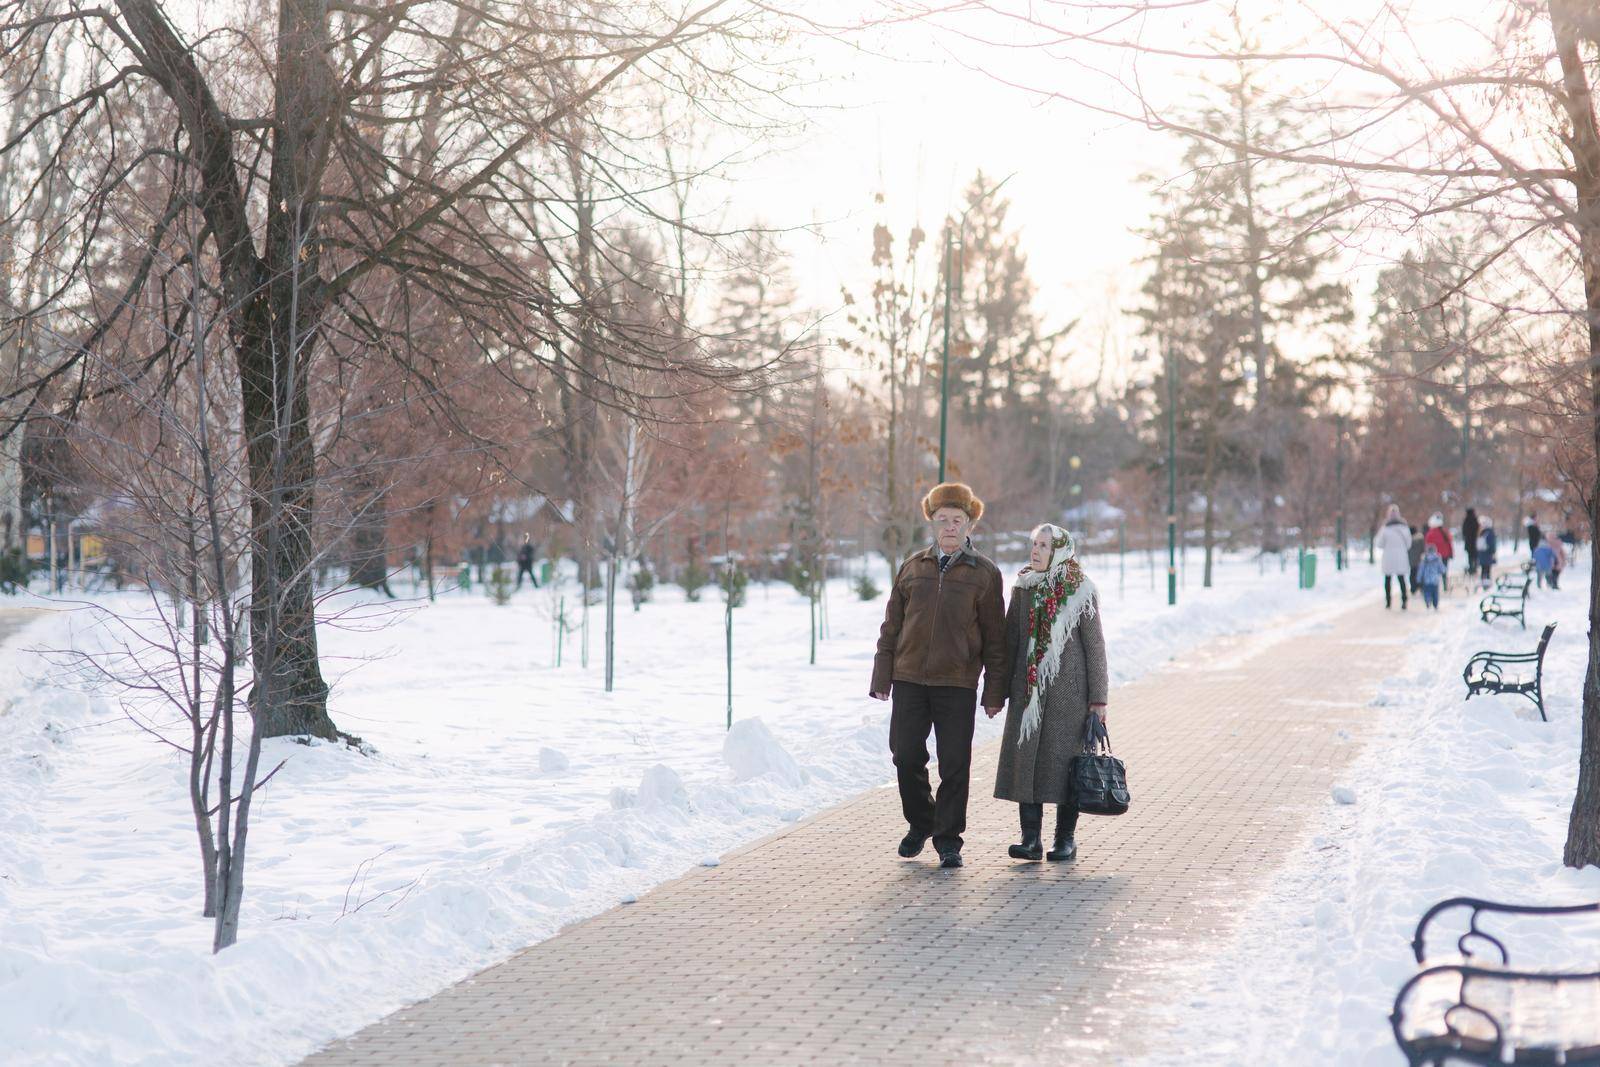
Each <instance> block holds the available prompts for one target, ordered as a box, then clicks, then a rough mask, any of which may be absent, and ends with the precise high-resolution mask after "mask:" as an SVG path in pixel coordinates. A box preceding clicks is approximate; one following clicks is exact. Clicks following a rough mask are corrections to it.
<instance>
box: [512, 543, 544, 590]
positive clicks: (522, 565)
mask: <svg viewBox="0 0 1600 1067" xmlns="http://www.w3.org/2000/svg"><path fill="white" fill-rule="evenodd" d="M534 555H535V552H534V550H533V538H532V536H531V535H529V534H523V535H522V547H521V548H519V549H517V588H518V589H521V588H522V576H523V575H524V574H526V575H527V576H528V581H530V582H532V583H533V587H534V588H535V589H537V588H539V579H538V577H537V576H535V575H534V573H533V558H534Z"/></svg>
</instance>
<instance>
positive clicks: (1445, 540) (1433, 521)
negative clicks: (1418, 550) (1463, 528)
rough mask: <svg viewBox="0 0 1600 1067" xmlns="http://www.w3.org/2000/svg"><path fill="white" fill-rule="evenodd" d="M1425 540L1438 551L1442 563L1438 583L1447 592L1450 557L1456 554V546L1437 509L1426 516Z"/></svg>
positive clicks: (1448, 587)
mask: <svg viewBox="0 0 1600 1067" xmlns="http://www.w3.org/2000/svg"><path fill="white" fill-rule="evenodd" d="M1426 540H1427V542H1428V544H1430V545H1432V546H1433V547H1434V550H1435V551H1437V552H1438V553H1439V559H1440V560H1441V561H1442V562H1443V563H1444V571H1443V572H1442V573H1441V574H1440V575H1439V583H1440V585H1441V587H1442V588H1443V589H1444V590H1445V591H1446V592H1448V591H1449V589H1450V558H1451V557H1452V556H1454V555H1455V554H1456V548H1455V544H1454V543H1453V542H1452V541H1451V540H1450V531H1449V530H1448V529H1446V528H1445V525H1444V516H1443V515H1441V514H1439V513H1438V512H1437V511H1436V512H1434V513H1433V514H1432V515H1430V516H1428V533H1427V535H1426Z"/></svg>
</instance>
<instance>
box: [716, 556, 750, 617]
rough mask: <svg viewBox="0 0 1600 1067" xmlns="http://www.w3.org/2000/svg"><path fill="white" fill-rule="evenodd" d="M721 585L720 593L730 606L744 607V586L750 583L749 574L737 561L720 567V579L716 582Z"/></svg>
mask: <svg viewBox="0 0 1600 1067" xmlns="http://www.w3.org/2000/svg"><path fill="white" fill-rule="evenodd" d="M717 584H718V585H720V586H721V587H722V595H723V598H724V599H725V600H727V602H728V605H729V606H730V607H735V608H742V607H744V595H745V588H746V587H747V586H748V585H749V584H750V576H749V575H748V574H746V573H745V572H744V568H743V567H741V566H739V565H738V564H737V563H728V564H725V565H724V566H723V568H722V580H721V581H720V582H718V583H717Z"/></svg>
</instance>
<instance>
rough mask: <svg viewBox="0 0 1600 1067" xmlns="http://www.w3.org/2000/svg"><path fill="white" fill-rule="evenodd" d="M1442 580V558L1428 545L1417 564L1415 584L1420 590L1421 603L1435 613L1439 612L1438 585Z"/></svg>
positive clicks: (1437, 551)
mask: <svg viewBox="0 0 1600 1067" xmlns="http://www.w3.org/2000/svg"><path fill="white" fill-rule="evenodd" d="M1443 580H1444V558H1443V557H1441V556H1440V555H1439V550H1438V549H1437V548H1435V547H1433V545H1431V544H1430V545H1428V546H1427V548H1426V549H1425V550H1424V551H1423V553H1422V562H1421V563H1418V564H1417V584H1418V585H1419V586H1421V588H1422V602H1423V603H1424V604H1426V605H1427V606H1428V607H1430V608H1432V609H1433V610H1435V611H1437V610H1439V583H1440V582H1442V581H1443Z"/></svg>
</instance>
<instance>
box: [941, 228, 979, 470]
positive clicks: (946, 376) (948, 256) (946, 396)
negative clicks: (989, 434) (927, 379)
mask: <svg viewBox="0 0 1600 1067" xmlns="http://www.w3.org/2000/svg"><path fill="white" fill-rule="evenodd" d="M968 210H971V209H970V208H969V209H968ZM966 219H967V216H966V214H965V213H963V214H962V216H961V221H962V222H963V223H964V222H966ZM954 252H955V233H954V231H953V230H951V228H950V227H949V226H946V227H945V228H944V362H943V366H942V368H941V369H940V371H939V482H940V484H941V485H942V484H943V483H944V442H945V427H946V425H947V423H948V421H949V411H950V290H951V289H952V288H954V285H953V281H954V279H955V269H954V267H955V261H954Z"/></svg>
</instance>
